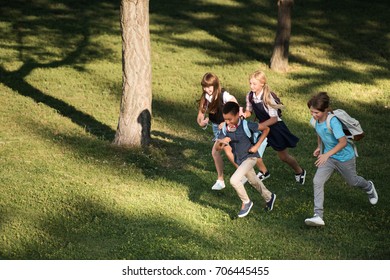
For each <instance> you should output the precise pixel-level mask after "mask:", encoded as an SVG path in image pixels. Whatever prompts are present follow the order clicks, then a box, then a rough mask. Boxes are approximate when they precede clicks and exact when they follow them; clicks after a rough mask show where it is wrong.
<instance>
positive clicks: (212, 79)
mask: <svg viewBox="0 0 390 280" xmlns="http://www.w3.org/2000/svg"><path fill="white" fill-rule="evenodd" d="M200 84H201V86H202V96H201V97H200V100H199V110H200V111H201V112H202V113H205V112H206V109H208V110H209V112H210V113H213V114H214V113H216V111H217V110H218V103H219V102H220V99H219V98H222V96H221V93H222V88H221V83H220V82H219V79H218V77H217V75H215V74H213V73H206V74H204V76H203V78H202V81H201V82H200ZM209 86H213V87H214V91H213V94H212V96H213V99H212V100H213V101H212V102H210V104H209V105H208V108H207V106H206V104H207V100H206V98H205V96H204V95H205V92H204V90H203V88H205V87H209Z"/></svg>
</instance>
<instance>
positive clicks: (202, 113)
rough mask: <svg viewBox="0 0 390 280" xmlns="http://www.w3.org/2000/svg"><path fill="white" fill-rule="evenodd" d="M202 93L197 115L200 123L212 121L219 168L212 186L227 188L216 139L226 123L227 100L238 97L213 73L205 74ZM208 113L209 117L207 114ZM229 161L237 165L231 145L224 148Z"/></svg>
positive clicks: (215, 154) (216, 162)
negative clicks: (223, 85)
mask: <svg viewBox="0 0 390 280" xmlns="http://www.w3.org/2000/svg"><path fill="white" fill-rule="evenodd" d="M201 86H202V95H201V98H200V100H199V110H198V116H197V119H196V120H197V122H198V124H199V125H200V126H201V127H203V128H206V127H207V125H208V123H209V122H211V124H212V129H213V133H214V138H213V141H214V145H213V148H212V151H211V155H212V157H213V159H214V164H215V168H216V170H217V174H218V177H217V181H216V182H215V184H214V185H213V186H212V188H211V189H212V190H222V189H223V188H225V181H224V174H223V168H224V164H223V159H222V156H221V153H220V151H217V150H216V147H215V141H216V140H217V138H218V135H219V132H220V129H221V127H222V125H223V124H224V123H225V121H224V119H223V116H222V107H223V105H224V104H225V103H226V102H229V101H230V102H236V103H237V100H236V98H235V97H234V96H233V95H231V94H230V93H228V92H227V91H226V90H225V89H223V88H222V87H221V83H220V82H219V79H218V77H217V75H215V74H213V73H206V74H204V76H203V78H202V81H201ZM207 114H208V117H206V115H207ZM223 150H224V151H225V154H226V156H227V158H228V159H229V161H230V162H231V163H233V165H235V166H236V164H235V163H234V159H233V154H232V151H231V148H230V147H229V146H226V147H224V149H223Z"/></svg>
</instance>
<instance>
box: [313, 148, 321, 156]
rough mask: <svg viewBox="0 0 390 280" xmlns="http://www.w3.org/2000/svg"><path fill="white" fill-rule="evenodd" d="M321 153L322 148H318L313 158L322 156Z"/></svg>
mask: <svg viewBox="0 0 390 280" xmlns="http://www.w3.org/2000/svg"><path fill="white" fill-rule="evenodd" d="M320 153H321V150H320V148H317V149H315V151H314V152H313V156H315V157H318V156H319V155H320Z"/></svg>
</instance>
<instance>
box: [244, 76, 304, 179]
mask: <svg viewBox="0 0 390 280" xmlns="http://www.w3.org/2000/svg"><path fill="white" fill-rule="evenodd" d="M249 85H250V89H251V91H250V92H249V93H248V94H247V96H246V110H245V113H244V117H245V118H249V117H250V116H251V115H252V113H253V112H254V113H255V115H256V118H257V119H258V120H259V122H260V124H262V125H263V126H264V127H269V128H270V132H269V134H268V144H269V146H271V147H272V148H273V149H274V150H275V151H276V152H277V153H278V156H279V159H280V160H281V161H283V162H285V163H286V164H288V165H289V166H290V167H291V168H292V169H293V170H294V173H295V180H296V182H297V183H299V184H302V185H303V184H304V183H305V177H306V170H304V169H303V168H302V167H301V166H300V165H299V164H298V162H297V160H296V159H295V158H294V157H293V156H291V155H290V154H289V153H288V148H294V147H295V146H296V145H297V143H298V141H299V138H298V137H296V136H295V135H293V134H292V133H291V132H290V130H289V129H288V128H287V126H286V124H285V123H284V122H283V120H282V119H281V117H280V116H279V114H278V111H279V110H281V109H283V105H282V104H277V102H276V100H275V99H276V98H277V97H276V95H275V94H274V93H273V92H272V91H271V88H270V87H269V85H268V83H267V78H266V76H265V73H264V72H262V71H256V72H254V73H253V74H252V75H250V77H249ZM264 175H265V174H264ZM267 175H268V176H269V172H268V171H267Z"/></svg>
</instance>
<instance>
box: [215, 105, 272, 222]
mask: <svg viewBox="0 0 390 280" xmlns="http://www.w3.org/2000/svg"><path fill="white" fill-rule="evenodd" d="M239 109H240V108H239V105H238V104H237V103H235V102H227V103H226V104H225V105H224V106H223V109H222V113H223V118H224V120H225V123H226V135H224V134H223V133H220V134H219V136H218V140H217V149H218V150H221V149H223V147H224V146H225V145H230V146H231V147H232V152H233V155H234V162H235V163H236V164H237V165H238V167H237V169H236V171H235V172H234V174H233V175H232V176H231V178H230V184H231V185H232V186H233V188H234V189H235V190H236V192H237V195H238V197H239V198H240V199H241V201H242V207H241V210H240V211H239V213H238V217H240V218H241V217H245V216H246V215H248V214H249V211H250V210H251V208H252V206H253V202H252V201H251V200H250V199H249V197H248V194H247V192H246V190H245V187H244V185H243V184H242V179H243V178H244V176H245V177H246V178H247V179H248V181H249V183H250V184H251V185H252V186H253V187H254V188H255V189H256V190H257V191H258V192H259V193H260V194H261V196H262V197H263V198H264V200H265V201H266V205H267V206H266V208H265V209H266V210H268V211H271V210H272V209H273V206H274V203H275V199H276V195H275V194H273V193H271V192H270V191H269V190H268V189H267V188H266V187H265V186H264V184H263V182H262V181H261V180H260V179H259V178H258V177H257V176H256V173H255V170H254V169H253V167H254V166H255V165H256V162H257V158H258V157H260V155H259V153H258V148H259V147H260V145H261V143H262V142H263V140H264V139H265V138H266V137H267V134H268V132H269V127H264V126H262V125H261V124H257V123H254V122H248V128H249V130H250V131H251V132H252V133H255V132H258V131H259V130H262V135H261V136H260V137H259V140H258V142H257V143H256V144H255V145H253V144H252V143H251V140H250V139H249V137H248V136H247V135H246V133H245V131H244V128H243V125H242V120H241V118H240V115H239Z"/></svg>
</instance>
